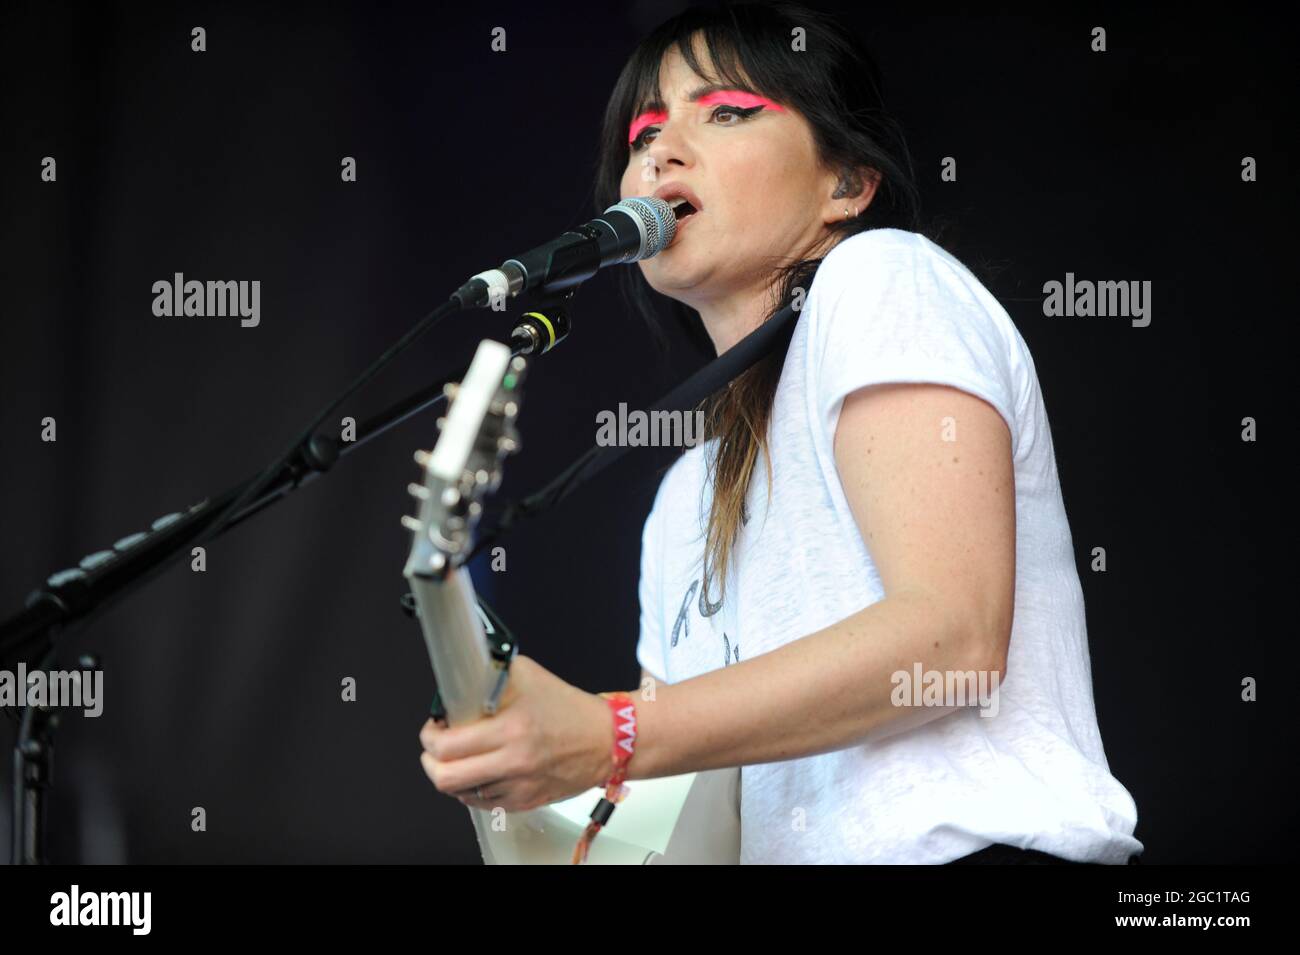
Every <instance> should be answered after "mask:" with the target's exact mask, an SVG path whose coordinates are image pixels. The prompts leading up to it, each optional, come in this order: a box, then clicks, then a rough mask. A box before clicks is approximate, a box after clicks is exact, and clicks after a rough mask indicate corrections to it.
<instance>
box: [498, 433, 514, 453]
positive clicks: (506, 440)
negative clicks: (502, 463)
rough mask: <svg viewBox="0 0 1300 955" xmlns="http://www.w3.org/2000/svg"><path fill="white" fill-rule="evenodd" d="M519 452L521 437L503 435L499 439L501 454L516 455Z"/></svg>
mask: <svg viewBox="0 0 1300 955" xmlns="http://www.w3.org/2000/svg"><path fill="white" fill-rule="evenodd" d="M518 450H519V437H518V436H517V435H509V434H503V435H501V437H499V438H497V451H498V452H499V453H501V454H514V453H515V452H516V451H518Z"/></svg>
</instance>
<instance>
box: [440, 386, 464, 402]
mask: <svg viewBox="0 0 1300 955" xmlns="http://www.w3.org/2000/svg"><path fill="white" fill-rule="evenodd" d="M442 393H443V394H444V395H446V396H447V400H448V401H455V400H456V396H457V395H458V394H460V384H459V383H458V382H455V381H449V382H447V383H446V384H445V385H443V386H442Z"/></svg>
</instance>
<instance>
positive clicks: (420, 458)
mask: <svg viewBox="0 0 1300 955" xmlns="http://www.w3.org/2000/svg"><path fill="white" fill-rule="evenodd" d="M432 462H433V455H432V454H431V453H429V452H428V451H416V452H415V463H416V464H418V465H419V466H420V467H422V468H426V469H427V468H428V467H429V465H430V464H431V463H432Z"/></svg>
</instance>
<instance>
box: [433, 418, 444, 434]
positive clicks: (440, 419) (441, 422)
mask: <svg viewBox="0 0 1300 955" xmlns="http://www.w3.org/2000/svg"><path fill="white" fill-rule="evenodd" d="M446 423H447V416H446V415H443V416H442V417H441V418H439V419H438V420H437V421H435V422H434V424H436V425H437V426H438V430H439V431H441V430H442V426H443V425H445V424H446Z"/></svg>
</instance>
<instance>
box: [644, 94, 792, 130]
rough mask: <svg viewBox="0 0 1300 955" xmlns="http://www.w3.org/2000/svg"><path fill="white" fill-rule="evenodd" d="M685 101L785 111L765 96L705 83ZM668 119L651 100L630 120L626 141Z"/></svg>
mask: <svg viewBox="0 0 1300 955" xmlns="http://www.w3.org/2000/svg"><path fill="white" fill-rule="evenodd" d="M686 99H687V100H688V101H689V102H692V103H699V104H700V105H702V106H711V105H713V104H715V103H730V104H732V105H734V106H739V107H741V108H742V109H747V108H749V107H750V106H765V107H767V108H768V109H770V110H773V111H774V112H778V113H782V112H785V110H784V109H783V108H782V107H781V106H780V105H778V104H777V103H775V102H773V101H772V100H770V99H768V98H767V97H766V96H759V95H758V94H757V93H751V92H749V91H748V90H742V89H737V88H736V87H734V86H725V85H723V84H721V83H706V84H704V85H703V86H699V87H696V88H695V89H693V90H691V92H690V93H688V94H687V96H686ZM666 119H668V113H667V111H666V110H665V109H664V104H663V103H661V102H659V101H658V100H652V101H651V102H649V103H647V104H646V106H645V109H644V110H643V111H642V112H641V113H639V114H638V115H637V117H636V118H635V119H633V120H632V123H631V125H630V126H629V127H628V136H627V141H628V142H629V143H631V142H634V141H635V140H636V137H637V134H638V133H640V132H641V130H643V129H645V128H646V127H647V126H649V125H650V124H651V123H659V122H663V121H664V120H666Z"/></svg>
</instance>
